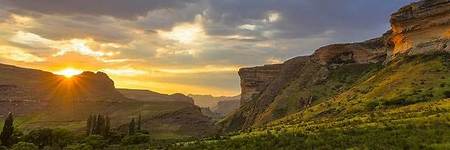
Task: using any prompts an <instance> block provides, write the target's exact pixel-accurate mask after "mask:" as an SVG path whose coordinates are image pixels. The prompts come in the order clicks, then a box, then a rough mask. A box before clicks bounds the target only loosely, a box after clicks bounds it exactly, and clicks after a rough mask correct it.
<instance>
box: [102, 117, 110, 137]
mask: <svg viewBox="0 0 450 150" xmlns="http://www.w3.org/2000/svg"><path fill="white" fill-rule="evenodd" d="M110 130H111V119H109V116H106V117H105V128H104V131H103V136H104V137H107V136H109V131H110Z"/></svg>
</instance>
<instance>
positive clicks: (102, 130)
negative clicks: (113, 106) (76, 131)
mask: <svg viewBox="0 0 450 150" xmlns="http://www.w3.org/2000/svg"><path fill="white" fill-rule="evenodd" d="M110 121H111V120H110V118H109V117H108V116H104V115H99V114H97V115H90V116H89V118H88V120H87V124H86V133H87V135H102V136H104V137H107V136H108V135H109V133H110V130H111V122H110Z"/></svg>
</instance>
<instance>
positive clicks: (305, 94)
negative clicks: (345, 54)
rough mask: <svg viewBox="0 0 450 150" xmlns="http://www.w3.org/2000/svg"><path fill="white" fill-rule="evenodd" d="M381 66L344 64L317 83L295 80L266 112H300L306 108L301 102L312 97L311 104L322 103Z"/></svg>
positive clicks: (272, 114)
mask: <svg viewBox="0 0 450 150" xmlns="http://www.w3.org/2000/svg"><path fill="white" fill-rule="evenodd" d="M380 66H381V64H379V63H378V64H349V65H344V66H341V67H338V68H336V69H330V71H329V75H328V77H327V79H326V80H324V81H322V82H318V83H315V84H311V82H310V81H305V79H297V80H294V81H292V82H291V83H290V84H289V86H288V87H286V88H285V89H284V90H282V92H281V94H280V95H278V96H277V97H276V98H275V100H274V102H273V103H272V104H271V106H270V107H269V108H268V109H267V111H266V112H265V114H266V115H271V116H272V118H281V117H283V116H287V115H289V114H293V113H296V112H299V111H301V110H303V109H305V108H306V107H305V106H303V105H304V104H301V103H302V101H303V102H305V101H307V100H308V99H310V98H312V104H311V106H314V105H316V104H320V103H322V102H324V101H326V100H328V99H329V98H330V97H332V96H334V95H336V94H338V93H340V92H342V91H345V90H348V88H349V87H350V86H351V85H352V84H353V83H355V82H356V81H358V80H360V78H361V77H363V75H365V74H369V73H371V72H373V71H376V70H378V69H379V68H380ZM306 80H308V79H306Z"/></svg>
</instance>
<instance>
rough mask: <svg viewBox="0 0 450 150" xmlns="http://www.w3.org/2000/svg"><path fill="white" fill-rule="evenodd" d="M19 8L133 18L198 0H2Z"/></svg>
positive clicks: (179, 6)
mask: <svg viewBox="0 0 450 150" xmlns="http://www.w3.org/2000/svg"><path fill="white" fill-rule="evenodd" d="M0 1H1V2H3V3H4V4H7V5H10V6H12V7H15V8H18V9H26V10H30V11H36V12H41V13H45V14H62V15H74V14H75V15H76V14H83V15H95V16H103V15H104V16H113V17H117V18H124V19H133V18H136V17H138V16H145V15H146V14H147V12H149V11H152V10H158V9H168V8H173V9H178V8H183V7H185V6H186V4H189V3H194V2H196V1H197V0H0Z"/></svg>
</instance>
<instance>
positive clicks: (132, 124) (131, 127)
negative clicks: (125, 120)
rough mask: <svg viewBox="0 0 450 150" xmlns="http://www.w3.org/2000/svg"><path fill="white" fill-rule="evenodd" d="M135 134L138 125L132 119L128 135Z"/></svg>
mask: <svg viewBox="0 0 450 150" xmlns="http://www.w3.org/2000/svg"><path fill="white" fill-rule="evenodd" d="M134 133H136V123H135V121H134V118H133V119H131V122H130V124H129V126H128V134H129V135H134Z"/></svg>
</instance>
